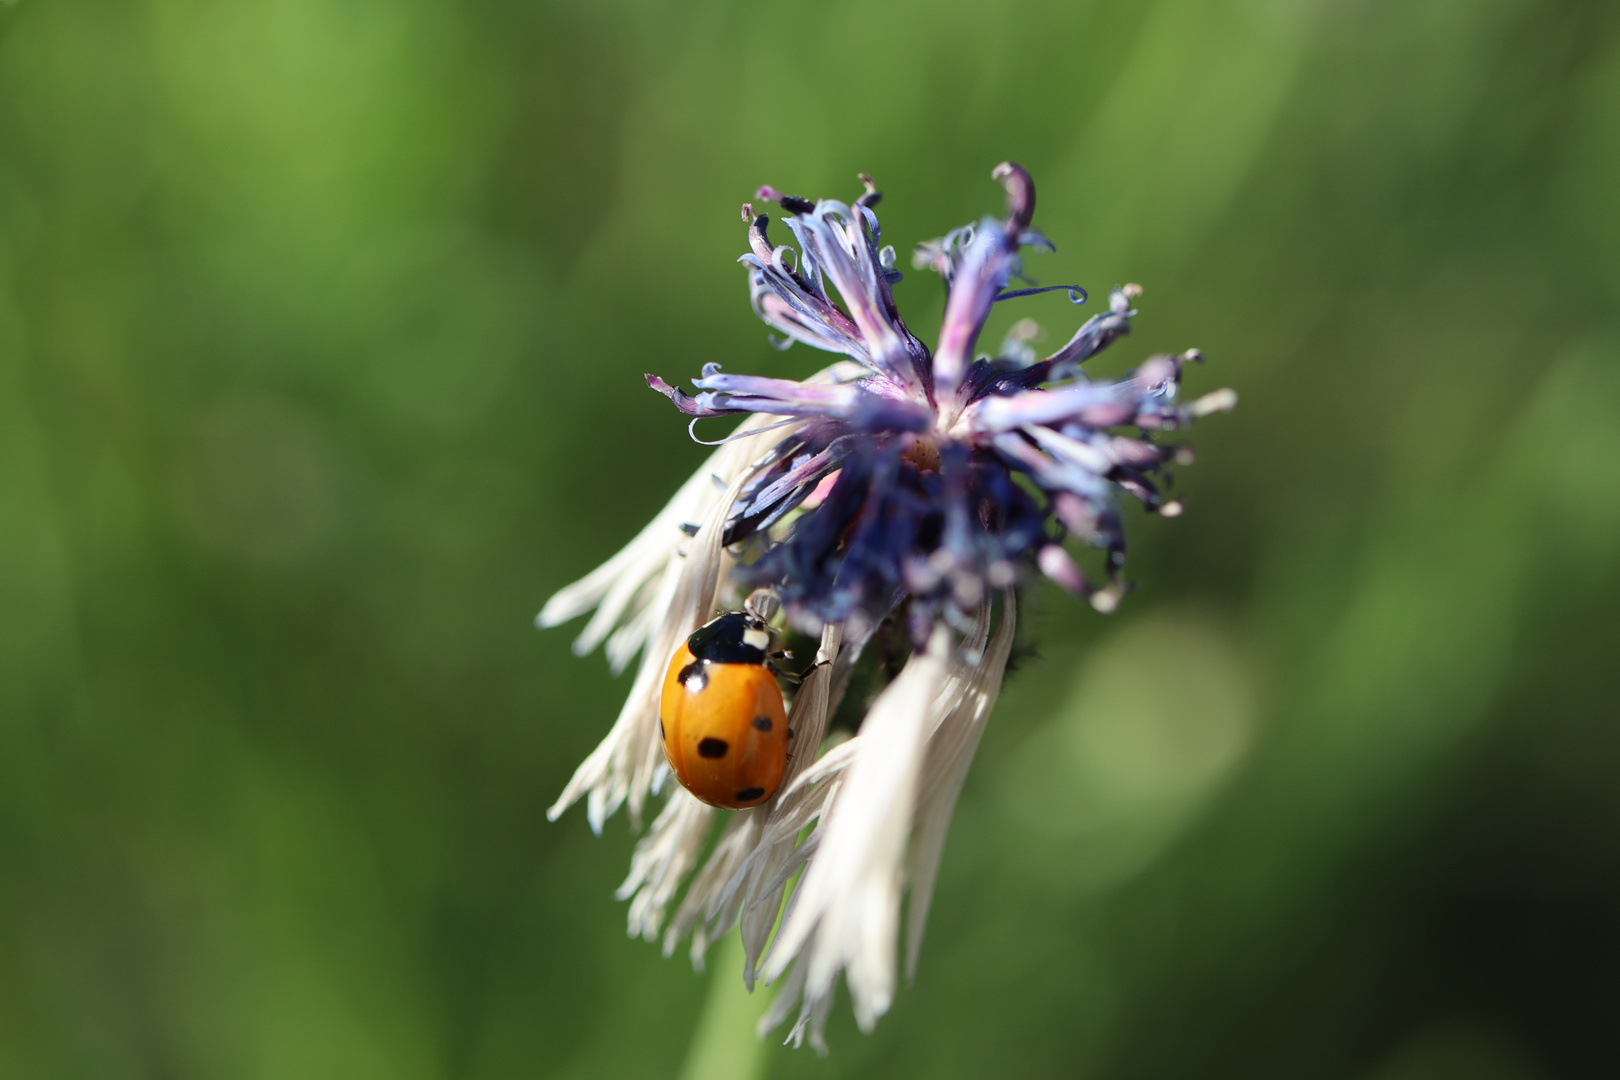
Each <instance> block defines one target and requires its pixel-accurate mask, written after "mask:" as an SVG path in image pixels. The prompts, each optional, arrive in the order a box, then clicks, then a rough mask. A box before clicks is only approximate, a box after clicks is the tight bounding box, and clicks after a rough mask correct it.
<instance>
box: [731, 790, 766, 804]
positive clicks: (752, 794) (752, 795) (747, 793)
mask: <svg viewBox="0 0 1620 1080" xmlns="http://www.w3.org/2000/svg"><path fill="white" fill-rule="evenodd" d="M763 794H765V789H764V788H762V787H745V788H743V789H742V790H741V791H739V792H737V801H738V802H753V801H754V800H755V799H757V798H759V797H760V796H761V795H763Z"/></svg>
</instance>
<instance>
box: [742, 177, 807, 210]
mask: <svg viewBox="0 0 1620 1080" xmlns="http://www.w3.org/2000/svg"><path fill="white" fill-rule="evenodd" d="M754 198H756V199H764V200H766V201H767V202H773V203H776V204H777V205H778V206H780V207H781V208H782V209H784V210H786V211H787V212H788V213H790V214H808V213H810V212H811V211H812V210H814V209H815V208H816V204H815V203H813V202H811V201H810V200H809V199H805V198H801V197H800V196H798V195H785V194H783V193H782V192H780V191H778V190H776V189H775V188H773V187H771V185H769V184H763V185H761V186H760V189H759V190H758V191H756V192H754Z"/></svg>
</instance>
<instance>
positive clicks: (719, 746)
mask: <svg viewBox="0 0 1620 1080" xmlns="http://www.w3.org/2000/svg"><path fill="white" fill-rule="evenodd" d="M730 749H731V747H730V745H729V744H727V742H726V740H724V739H704V740H703V741H702V742H700V743H698V757H706V758H719V757H725V756H726V751H727V750H730Z"/></svg>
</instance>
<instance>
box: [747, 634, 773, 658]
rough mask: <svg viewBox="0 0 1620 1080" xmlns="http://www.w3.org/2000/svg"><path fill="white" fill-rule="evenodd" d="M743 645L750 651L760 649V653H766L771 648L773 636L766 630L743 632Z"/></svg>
mask: <svg viewBox="0 0 1620 1080" xmlns="http://www.w3.org/2000/svg"><path fill="white" fill-rule="evenodd" d="M743 644H744V645H746V646H748V647H749V648H750V649H758V650H759V651H760V652H764V651H765V650H766V649H767V648H769V647H770V644H771V635H770V634H768V633H766V632H765V631H764V630H754V629H752V628H750V629H748V630H744V631H743Z"/></svg>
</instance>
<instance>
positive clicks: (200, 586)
mask: <svg viewBox="0 0 1620 1080" xmlns="http://www.w3.org/2000/svg"><path fill="white" fill-rule="evenodd" d="M1004 158H1013V159H1015V160H1017V161H1019V162H1021V163H1023V164H1024V165H1025V166H1027V167H1028V168H1029V169H1030V170H1031V171H1032V172H1033V174H1034V176H1035V178H1036V182H1037V185H1038V187H1039V191H1040V205H1039V209H1038V210H1037V214H1036V224H1037V225H1038V226H1041V227H1042V228H1044V229H1045V231H1046V232H1047V233H1048V235H1050V236H1051V237H1052V238H1053V239H1054V241H1055V242H1056V243H1057V246H1058V252H1057V254H1055V255H1051V256H1045V257H1042V258H1040V259H1038V260H1036V261H1035V262H1033V263H1032V265H1031V271H1032V273H1033V274H1034V275H1035V276H1036V277H1038V278H1039V279H1040V280H1042V281H1043V282H1063V283H1071V282H1072V283H1076V284H1081V285H1084V286H1087V287H1088V288H1090V289H1091V290H1092V294H1093V297H1094V298H1095V299H1094V300H1093V302H1092V304H1091V305H1089V306H1088V307H1086V308H1078V309H1076V308H1073V307H1071V306H1069V304H1068V303H1067V302H1066V300H1065V298H1064V297H1063V294H1061V293H1056V294H1048V295H1045V296H1041V297H1037V298H1033V299H1028V300H1023V301H1017V302H1015V304H1012V305H1006V306H1008V307H1015V308H1016V310H1014V311H1011V312H1002V313H1000V314H998V316H997V317H998V319H999V320H1001V322H1000V323H999V324H998V325H1005V324H1006V323H1007V322H1008V321H1010V320H1011V319H1014V318H1018V317H1024V316H1027V317H1032V318H1035V319H1036V320H1038V321H1040V322H1041V323H1042V324H1043V325H1045V326H1046V327H1048V333H1049V337H1048V341H1049V342H1050V341H1052V340H1054V339H1056V340H1058V341H1061V340H1062V338H1063V337H1064V336H1066V335H1067V334H1068V333H1069V331H1070V330H1071V329H1072V327H1073V326H1075V325H1076V324H1077V322H1078V320H1079V319H1081V318H1083V317H1084V316H1085V315H1086V314H1089V313H1090V312H1091V311H1094V310H1096V308H1097V300H1100V299H1101V298H1102V297H1103V296H1106V291H1107V289H1108V288H1109V287H1110V286H1112V285H1115V284H1118V283H1120V282H1124V281H1139V282H1141V283H1142V284H1143V285H1144V286H1145V289H1146V292H1145V294H1144V296H1143V298H1142V300H1141V302H1140V304H1139V308H1140V310H1141V316H1140V317H1139V318H1138V320H1137V322H1136V328H1137V329H1136V333H1135V336H1133V337H1132V338H1129V339H1126V340H1125V341H1123V342H1121V343H1119V344H1117V345H1116V346H1115V347H1114V348H1113V349H1112V350H1110V351H1109V352H1108V353H1106V354H1104V356H1103V357H1101V358H1099V360H1097V361H1096V362H1094V367H1095V369H1096V370H1099V371H1101V372H1104V373H1118V372H1121V371H1123V370H1125V369H1126V368H1127V367H1129V366H1131V365H1133V364H1134V363H1136V362H1138V361H1140V360H1141V359H1142V358H1143V357H1145V356H1147V355H1148V354H1149V353H1151V352H1154V351H1165V350H1179V349H1182V348H1185V347H1188V346H1193V345H1196V346H1199V347H1201V348H1202V349H1203V350H1204V351H1205V353H1206V354H1207V355H1208V357H1209V364H1208V366H1207V367H1205V368H1202V369H1194V370H1192V371H1191V373H1190V375H1189V379H1188V383H1189V390H1190V391H1192V392H1203V391H1206V390H1210V389H1214V388H1216V387H1218V386H1232V387H1235V388H1236V389H1238V390H1239V392H1240V394H1241V396H1242V402H1241V405H1240V407H1239V409H1238V411H1237V412H1235V413H1233V414H1231V415H1227V416H1219V417H1214V418H1211V419H1209V420H1206V421H1204V422H1202V423H1201V424H1200V425H1199V426H1198V428H1197V429H1196V430H1195V431H1194V432H1193V435H1192V442H1193V444H1194V445H1195V446H1196V448H1197V451H1198V455H1199V461H1198V464H1197V465H1196V466H1195V467H1193V468H1191V469H1188V470H1185V471H1184V472H1183V473H1182V474H1181V477H1180V484H1179V487H1178V492H1179V493H1180V494H1181V495H1182V497H1183V498H1184V499H1185V500H1186V502H1187V506H1188V511H1187V513H1186V514H1185V515H1184V516H1183V517H1181V518H1180V519H1177V520H1161V519H1157V518H1151V517H1144V516H1141V515H1137V516H1135V517H1134V519H1133V521H1132V536H1133V542H1134V549H1133V554H1132V564H1131V576H1132V577H1133V578H1134V579H1135V580H1137V581H1138V582H1140V583H1141V588H1140V589H1139V590H1138V591H1137V592H1136V593H1135V594H1134V595H1133V596H1131V597H1130V598H1129V599H1128V601H1127V603H1126V604H1125V605H1124V606H1123V608H1122V609H1121V610H1120V611H1119V612H1118V613H1117V614H1115V615H1113V616H1110V617H1104V616H1101V615H1098V614H1096V613H1094V612H1092V611H1090V610H1089V609H1087V608H1085V607H1084V606H1083V605H1080V604H1077V603H1075V602H1072V601H1070V600H1068V599H1067V598H1064V597H1061V596H1056V595H1048V594H1046V593H1044V592H1041V591H1039V590H1037V591H1035V592H1033V593H1032V594H1031V596H1030V597H1029V604H1030V606H1031V608H1032V609H1033V612H1034V614H1033V615H1032V616H1031V617H1030V618H1029V620H1028V621H1027V626H1028V628H1029V636H1030V639H1031V642H1032V643H1033V645H1034V646H1035V647H1036V652H1035V654H1034V655H1032V656H1029V657H1027V658H1026V659H1025V661H1024V662H1023V664H1022V667H1021V669H1020V670H1019V671H1018V672H1017V673H1016V674H1014V675H1013V676H1012V677H1011V679H1010V681H1009V684H1008V686H1007V689H1006V692H1005V694H1004V697H1003V700H1002V704H1001V706H1000V708H999V709H998V711H997V715H996V717H995V719H994V721H993V722H992V725H991V727H990V730H989V733H988V735H987V737H986V739H985V742H984V744H983V747H982V749H981V751H980V757H979V760H978V761H977V762H976V764H975V767H974V770H973V772H972V774H971V776H970V778H969V780H968V784H967V789H966V791H965V793H964V795H963V798H962V801H961V804H960V806H959V807H958V810H957V813H956V822H955V825H954V829H953V832H952V835H951V838H950V842H949V845H948V847H947V849H946V855H945V862H944V867H943V871H942V877H941V881H940V886H939V891H938V894H937V897H936V900H935V905H934V911H933V916H932V921H931V925H930V927H929V938H928V942H927V944H926V946H925V949H924V953H923V961H922V967H921V972H920V975H919V979H918V982H917V984H916V986H915V987H913V988H911V989H908V990H905V991H903V992H902V993H901V994H900V996H899V998H898V1001H897V1003H896V1006H895V1008H894V1011H893V1012H892V1014H891V1015H890V1016H888V1017H887V1018H886V1019H885V1020H884V1021H883V1022H882V1024H881V1025H880V1026H879V1028H878V1030H877V1032H876V1034H874V1035H872V1036H870V1037H867V1036H862V1035H860V1034H859V1033H858V1032H856V1030H855V1029H854V1026H853V1023H852V1022H851V1020H850V1019H849V1016H848V1009H847V1002H841V1003H840V1006H839V1010H838V1014H837V1018H836V1020H835V1021H834V1023H833V1025H832V1028H831V1031H830V1037H831V1040H832V1044H833V1052H832V1054H831V1056H830V1057H828V1058H825V1059H820V1058H817V1057H816V1056H814V1055H813V1054H812V1053H811V1052H810V1051H809V1050H808V1049H806V1050H802V1051H797V1052H795V1051H790V1050H783V1049H779V1048H777V1047H776V1046H775V1045H774V1044H763V1045H762V1044H755V1043H753V1042H752V1040H751V1037H750V1035H749V1034H748V1029H749V1027H750V1025H751V1018H752V1016H754V1015H756V1014H757V1013H758V1011H759V1008H760V1003H759V1001H757V1000H751V999H749V998H748V997H747V996H746V995H744V994H743V993H742V992H741V990H740V981H739V980H738V979H737V977H736V971H735V967H734V962H735V956H734V955H730V954H727V953H725V952H723V951H722V953H720V954H719V955H717V956H715V957H713V960H714V961H715V962H713V963H711V964H710V967H709V973H708V974H706V975H700V974H697V973H694V971H693V970H692V968H691V966H690V965H689V964H688V962H687V961H686V960H685V958H684V957H677V958H676V959H673V960H665V959H662V958H661V956H660V955H659V951H658V949H657V948H656V947H654V946H651V945H647V944H645V943H642V942H639V941H633V940H629V939H627V938H626V937H625V934H624V929H623V926H624V923H623V920H624V909H623V905H621V904H618V903H616V902H615V901H614V900H613V898H612V892H613V889H614V887H615V886H616V885H617V883H618V882H619V880H620V879H621V877H622V875H623V873H624V871H625V869H626V867H627V863H628V857H629V853H630V849H631V847H632V844H633V842H634V840H633V836H632V834H631V833H630V831H629V829H628V827H627V825H626V823H625V822H624V820H623V819H622V817H621V818H617V819H615V820H614V821H613V822H611V823H610V826H609V828H608V830H607V832H606V835H605V836H604V837H603V838H601V839H597V838H594V837H592V836H591V835H590V833H589V831H588V829H587V828H586V825H585V823H584V820H583V817H582V815H581V814H580V813H579V812H578V811H577V810H576V811H574V812H571V813H570V814H568V815H567V816H566V817H565V818H563V819H562V820H561V821H560V822H558V823H556V824H549V823H547V822H546V820H545V818H544V809H545V807H546V806H547V805H548V804H549V803H550V802H551V800H552V799H553V798H554V797H555V795H556V794H557V792H558V791H559V790H560V788H561V787H562V785H563V783H564V781H565V780H566V779H567V777H568V775H569V773H570V772H571V771H572V769H573V768H574V766H575V765H576V764H577V763H578V761H579V760H580V759H581V758H582V757H583V756H584V755H585V754H586V753H587V752H588V751H589V749H590V748H591V747H592V746H593V745H594V744H595V743H596V741H597V740H598V739H599V738H600V737H601V735H602V734H603V733H604V732H605V731H606V729H607V727H608V725H609V723H610V721H611V719H612V717H613V715H614V713H615V711H616V709H617V706H618V703H619V701H620V699H621V697H622V695H623V693H624V691H625V682H624V680H617V681H615V680H614V679H612V678H611V677H610V676H609V674H608V672H607V670H606V667H605V664H604V663H603V662H602V661H601V659H600V658H599V657H591V658H588V659H583V660H581V659H576V658H574V657H572V656H571V655H570V652H569V642H570V639H571V634H570V633H569V631H568V630H554V631H549V632H546V633H540V632H537V631H535V630H534V629H533V627H532V625H531V620H532V618H533V615H534V613H535V611H537V610H538V608H539V606H540V604H541V602H542V601H543V600H544V599H545V598H546V597H547V596H548V595H549V594H550V593H551V591H552V590H554V589H556V588H557V587H559V586H561V585H563V584H565V583H567V582H568V581H570V580H572V579H573V578H575V577H576V576H578V575H579V574H581V573H583V572H584V571H586V570H587V569H589V568H590V567H592V566H594V565H595V564H596V563H597V562H599V561H600V560H602V559H603V558H605V557H606V556H607V555H609V554H611V552H612V551H614V550H616V548H617V546H618V545H619V544H620V543H622V542H623V541H625V540H626V539H627V538H628V537H629V536H630V535H631V534H632V533H633V532H634V530H635V529H636V528H638V527H639V525H640V524H641V523H642V522H643V521H645V520H646V519H647V518H648V517H649V516H650V515H651V514H652V513H653V511H654V510H655V509H656V508H657V507H658V506H659V505H661V503H662V501H663V499H664V498H665V497H666V496H667V495H668V494H669V493H670V492H671V491H673V489H674V488H675V486H676V485H677V483H678V482H679V481H680V480H681V479H683V478H684V477H685V476H686V475H688V474H689V472H690V471H691V470H692V469H693V468H695V466H696V465H697V463H698V462H699V461H700V460H701V459H702V456H703V454H704V451H703V450H702V448H700V447H696V446H694V445H693V444H692V443H690V442H689V441H688V439H687V436H686V432H685V425H684V424H683V423H682V422H681V421H680V420H679V419H678V418H677V416H676V415H675V414H674V412H673V410H671V409H670V408H669V407H668V405H667V403H666V402H665V401H664V400H663V399H662V398H659V397H658V396H656V395H654V394H652V393H650V392H648V391H647V389H646V388H645V386H644V384H643V383H642V380H641V375H642V373H643V372H646V371H654V372H658V373H661V374H663V375H664V376H666V377H668V378H670V379H671V380H676V379H683V380H684V379H689V378H691V377H692V376H693V375H695V374H696V373H697V371H698V369H699V367H700V366H701V364H702V363H704V362H705V361H710V360H717V361H720V362H722V363H724V364H725V365H726V366H727V367H729V368H731V369H733V370H750V371H760V372H771V371H780V372H786V373H793V374H803V373H806V372H808V371H810V370H813V369H814V368H815V367H817V366H819V365H820V363H821V360H822V358H821V356H820V354H815V353H812V352H810V351H809V350H806V349H803V348H795V349H794V350H791V351H790V352H788V353H785V354H779V353H776V352H774V351H773V350H771V349H770V347H769V346H768V345H767V343H766V332H765V328H764V327H763V326H762V325H760V324H759V323H758V322H756V321H755V320H754V319H753V317H752V316H751V314H750V312H749V309H748V304H747V300H746V289H745V282H744V275H743V271H742V270H741V269H740V268H739V267H738V266H736V265H735V263H734V259H735V257H736V256H737V255H738V254H739V253H741V252H742V251H743V250H745V235H744V229H743V226H742V224H741V222H740V221H739V220H738V217H737V207H738V205H739V204H740V203H741V202H742V201H743V200H744V199H746V198H748V197H749V194H750V193H751V192H752V190H753V188H754V187H755V186H756V185H757V184H760V183H766V182H768V183H772V184H775V185H777V186H779V187H781V188H784V189H786V190H789V191H795V192H801V193H804V194H807V195H831V196H837V197H841V198H850V197H852V196H853V195H854V194H856V193H858V191H859V188H858V185H857V184H856V182H855V178H854V177H855V173H856V172H857V171H860V170H865V171H869V172H871V173H873V174H875V176H876V177H877V179H878V181H879V183H880V185H881V186H882V187H883V188H884V189H885V191H886V192H887V194H888V199H887V201H886V202H885V204H884V207H883V210H884V226H885V230H884V231H885V238H886V239H887V240H890V241H891V242H894V243H896V244H897V245H898V246H899V247H900V249H901V251H902V252H906V251H908V250H909V248H910V245H911V244H912V243H914V242H915V241H918V240H923V239H926V238H929V237H933V236H937V235H939V234H941V233H942V232H944V231H945V230H947V229H949V228H951V227H953V226H956V225H959V224H962V223H965V222H967V221H969V220H971V219H973V218H976V217H977V216H979V215H980V214H982V213H985V212H989V211H993V210H996V209H997V208H998V207H999V205H1000V194H999V190H998V189H997V187H996V186H995V185H994V184H992V183H991V182H990V180H989V171H990V169H991V167H992V166H993V165H995V164H996V163H997V162H998V161H1001V160H1002V159H1004ZM1617 196H1620V6H1617V5H1615V4H1613V3H1611V2H1609V0H1539V2H1538V0H1148V2H1140V3H1135V2H1133V3H1109V2H1104V0H1070V2H1066V3H1062V4H1048V3H1038V2H1005V0H1004V2H1002V3H998V4H994V5H988V4H969V3H961V2H957V0H926V2H924V0H900V2H882V3H852V2H846V3H831V4H808V5H800V6H781V5H758V4H739V3H729V2H714V0H701V2H687V3H675V2H669V0H599V2H595V3H584V2H573V3H564V2H546V0H469V2H465V3H459V4H446V3H441V2H430V0H230V2H221V0H211V2H209V0H99V2H98V0H77V2H66V0H16V2H10V0H8V2H7V3H6V4H5V5H3V6H0V1075H3V1076H6V1077H20V1078H41V1080H45V1078H57V1077H61V1078H91V1077H93V1078H102V1077H108V1078H126V1077H127V1078H147V1077H150V1078H191V1077H196V1078H216V1077H245V1078H264V1080H282V1078H286V1080H305V1078H317V1080H318V1078H327V1077H331V1078H343V1080H370V1078H379V1080H381V1078H401V1080H419V1078H420V1080H429V1078H439V1077H446V1078H449V1077H454V1078H469V1080H472V1078H478V1080H482V1078H496V1077H649V1078H653V1077H671V1076H676V1075H685V1076H689V1077H690V1076H722V1075H723V1076H727V1077H734V1078H739V1080H740V1078H742V1077H747V1076H752V1077H763V1076H770V1077H777V1078H789V1077H806V1078H809V1077H845V1076H847V1077H875V1076H886V1077H887V1076H927V1077H957V1076H960V1077H980V1076H990V1075H1021V1076H1074V1077H1109V1078H1117V1080H1130V1078H1160V1077H1162V1078H1184V1077H1244V1078H1252V1077H1278V1078H1284V1077H1286V1078H1299V1077H1330V1078H1336V1077H1345V1078H1369V1080H1421V1078H1428V1077H1435V1078H1442V1077H1444V1078H1461V1077H1468V1078H1475V1077H1477V1078H1485V1080H1520V1078H1523V1080H1534V1078H1551V1077H1591V1076H1615V1075H1620V1023H1617V1022H1616V1021H1617V1018H1620V984H1617V974H1616V973H1617V971H1620V923H1617V918H1620V782H1617V781H1620V708H1617V704H1616V702H1617V700H1620V693H1617V692H1620V675H1617V667H1620V631H1617V629H1616V612H1617V610H1620V575H1617V571H1620V363H1617V359H1620V306H1617V302H1620V207H1617ZM905 261H906V260H904V259H903V261H902V262H903V265H904V263H905ZM898 295H899V300H900V303H901V306H902V308H903V309H904V310H905V311H906V313H907V315H908V318H909V319H910V321H911V323H912V325H913V326H915V327H916V328H917V329H918V331H919V333H921V334H922V335H923V336H924V337H925V338H929V339H931V337H932V334H933V332H934V327H935V326H937V322H936V320H937V317H938V313H939V311H940V308H941V301H942V296H941V290H940V287H939V284H938V282H937V280H934V279H933V278H932V277H931V275H926V274H909V275H908V278H907V280H906V281H905V282H904V283H902V284H901V285H900V286H899V287H898ZM998 337H999V335H998V334H997V333H996V332H995V331H994V330H992V332H991V333H990V334H989V335H988V339H989V340H990V341H991V342H992V343H993V342H994V341H995V340H997V339H998Z"/></svg>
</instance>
